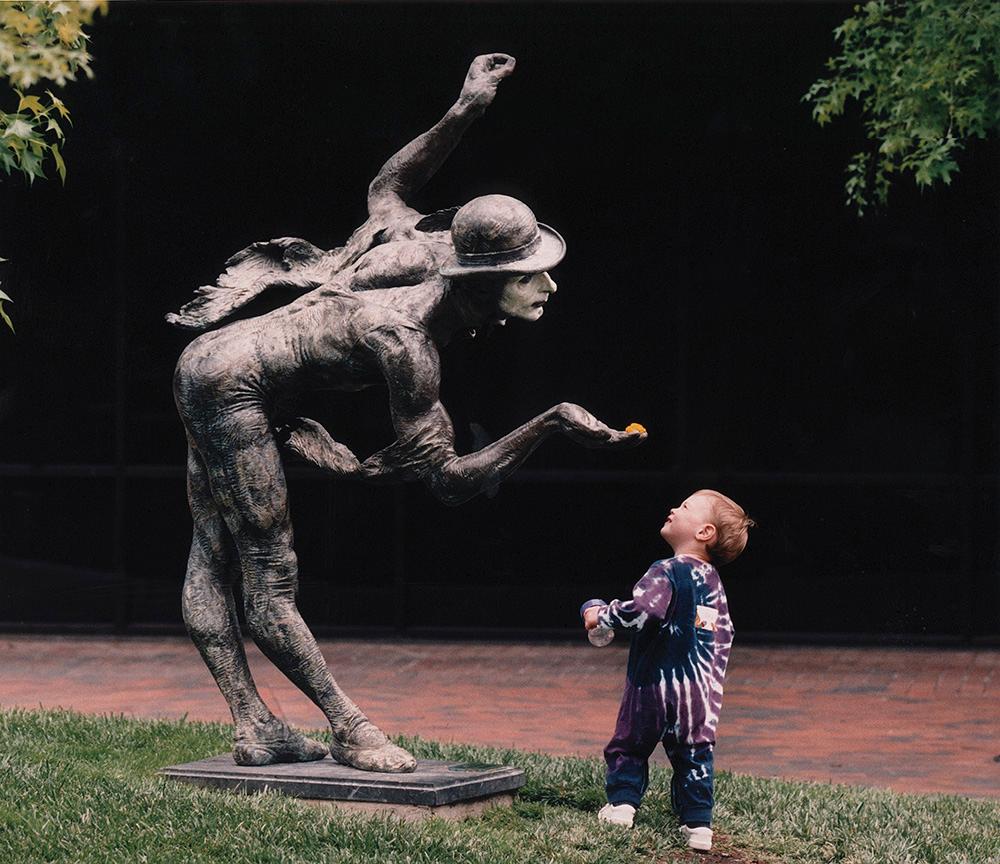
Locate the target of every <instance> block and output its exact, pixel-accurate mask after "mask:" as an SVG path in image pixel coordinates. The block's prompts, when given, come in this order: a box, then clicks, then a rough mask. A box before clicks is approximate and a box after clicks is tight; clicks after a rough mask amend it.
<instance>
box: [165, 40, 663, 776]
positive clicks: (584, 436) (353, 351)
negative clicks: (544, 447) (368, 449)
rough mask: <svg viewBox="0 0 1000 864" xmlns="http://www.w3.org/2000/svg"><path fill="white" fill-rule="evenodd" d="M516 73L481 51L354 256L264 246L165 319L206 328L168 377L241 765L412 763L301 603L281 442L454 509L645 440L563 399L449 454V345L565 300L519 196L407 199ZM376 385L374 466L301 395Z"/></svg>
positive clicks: (204, 597) (297, 244)
mask: <svg viewBox="0 0 1000 864" xmlns="http://www.w3.org/2000/svg"><path fill="white" fill-rule="evenodd" d="M513 70H514V58H513V57H510V56H508V55H506V54H489V55H484V56H480V57H477V58H476V59H475V60H473V62H472V64H471V66H470V67H469V72H468V75H467V76H466V78H465V82H464V84H463V87H462V91H461V94H460V95H459V97H458V100H457V101H456V102H455V104H454V105H453V106H452V107H451V108H450V109H449V110H448V111H447V113H446V114H445V115H444V116H443V117H442V118H441V119H440V120H439V121H438V122H437V123H436V124H435V125H434V126H433V127H432V128H431V129H429V130H428V131H427V132H425V133H423V134H422V135H420V136H419V137H417V138H416V139H415V140H413V141H411V142H410V143H409V144H407V145H406V146H405V147H404V148H403V149H402V150H400V151H399V152H398V153H396V154H395V155H394V156H393V157H392V158H391V159H389V161H388V162H386V163H385V165H384V166H383V167H382V169H381V170H380V171H379V173H378V176H376V177H375V179H374V180H373V181H372V183H371V185H370V187H369V189H368V211H369V218H368V220H367V221H366V222H365V223H364V225H362V226H361V227H360V228H358V229H357V230H356V231H355V232H354V234H352V235H351V237H350V239H349V240H348V241H347V243H346V244H345V245H344V246H343V247H341V248H339V249H334V250H332V251H323V250H321V249H318V248H316V247H315V246H313V245H312V244H310V243H307V242H306V241H304V240H299V239H296V238H282V239H278V240H271V241H268V242H264V243H255V244H254V245H252V246H250V247H249V248H247V249H244V250H243V251H242V252H239V253H237V254H236V255H235V256H233V257H232V258H231V259H230V260H229V261H228V262H227V269H226V271H225V273H223V274H222V275H221V276H220V277H219V279H218V280H217V283H216V284H215V285H213V286H206V287H204V288H201V289H199V291H198V294H197V296H196V297H195V299H194V300H192V301H191V302H190V303H188V304H187V305H185V306H184V307H183V308H182V309H181V310H180V311H179V312H176V313H172V314H170V315H168V316H167V319H168V321H170V323H172V324H174V325H176V326H178V327H183V328H186V329H189V330H194V331H205V332H202V333H201V334H200V335H198V336H197V337H196V338H195V339H194V340H193V341H192V342H191V343H190V344H189V345H188V346H187V347H186V348H185V349H184V351H183V352H182V354H181V356H180V359H179V361H178V363H177V368H176V372H175V376H174V395H175V399H176V403H177V408H178V411H179V413H180V416H181V419H182V420H183V423H184V428H185V431H186V434H187V441H188V500H189V503H190V507H191V513H192V516H193V520H194V537H193V540H192V544H191V553H190V557H189V560H188V568H187V576H186V579H185V583H184V591H183V600H182V606H183V613H184V621H185V623H186V625H187V628H188V632H189V633H190V634H191V637H192V639H193V640H194V642H195V644H196V645H197V647H198V649H199V651H200V652H201V655H202V658H203V659H204V661H205V663H206V664H207V665H208V667H209V669H210V670H211V672H212V674H213V676H214V677H215V680H216V683H217V684H218V686H219V689H220V690H221V691H222V694H223V696H224V697H225V698H226V701H227V703H228V704H229V708H230V711H231V712H232V716H233V722H234V724H235V747H234V753H233V756H234V759H235V761H236V762H237V763H239V764H241V765H265V764H269V763H272V762H294V761H309V760H314V759H320V758H323V757H324V756H325V755H326V754H327V752H329V753H330V755H331V756H332V757H333V758H334V759H336V760H337V761H338V762H341V763H343V764H346V765H351V766H354V767H356V768H360V769H364V770H369V771H392V772H406V771H412V770H414V768H415V767H416V761H415V760H414V758H413V757H412V755H411V754H409V753H408V752H406V751H405V750H403V749H402V748H400V747H397V746H396V745H395V744H393V743H392V742H391V741H389V739H388V738H387V737H386V736H385V735H384V734H383V733H382V731H381V730H380V729H379V728H378V727H377V726H375V725H374V724H373V723H372V722H371V721H370V720H369V719H368V718H367V716H366V715H365V714H364V713H363V712H362V711H361V709H360V708H358V706H357V705H355V704H354V702H352V701H351V699H350V698H348V696H347V695H346V694H345V693H344V692H343V691H342V690H341V689H340V687H339V686H338V685H337V683H336V681H335V680H334V678H333V676H332V675H331V673H330V670H329V669H328V667H327V665H326V661H325V660H324V658H323V655H322V653H321V652H320V649H319V647H318V646H317V644H316V641H315V639H314V637H313V635H312V633H311V632H310V630H309V628H308V627H307V625H306V624H305V622H304V621H303V619H302V617H301V615H300V614H299V611H298V608H297V607H296V604H295V596H296V590H297V581H298V570H297V563H296V557H295V552H294V549H293V545H292V522H291V517H290V513H289V503H288V491H287V486H286V482H285V474H284V468H283V466H282V457H281V449H282V448H285V449H287V450H289V451H291V452H293V453H295V454H297V455H298V456H300V457H301V458H303V459H305V460H307V461H309V462H311V463H312V464H314V465H316V466H319V467H320V468H321V469H323V470H324V471H326V472H328V473H329V474H331V475H334V476H341V477H354V478H356V479H360V480H367V481H386V480H393V481H403V480H421V481H423V482H424V483H425V484H427V486H428V487H429V489H430V490H431V492H432V493H433V494H434V495H435V496H437V497H438V498H439V499H441V500H442V501H445V502H446V503H449V504H458V503H461V502H462V501H465V500H467V499H469V498H471V497H473V496H474V495H476V494H478V493H480V492H484V491H487V490H490V489H492V488H495V486H496V485H497V484H498V483H500V482H501V481H502V480H503V479H504V478H505V477H507V476H509V475H510V474H511V473H512V472H513V471H514V470H515V469H516V468H517V467H518V466H519V465H520V464H521V463H522V462H523V461H524V460H525V459H526V458H527V456H528V455H529V454H530V453H531V452H532V451H533V450H534V449H535V447H537V446H538V445H539V444H540V443H541V442H542V441H543V440H544V439H545V438H546V437H548V436H549V435H551V434H554V433H562V434H565V435H567V436H568V437H569V438H571V439H572V440H574V441H577V442H578V443H580V444H582V445H584V446H588V447H609V448H615V447H628V446H633V445H635V444H638V443H640V442H641V441H642V440H643V439H644V438H645V433H644V432H635V431H633V432H625V431H619V430H615V429H611V428H609V427H608V426H606V425H605V424H604V423H602V422H601V421H599V420H598V419H597V418H596V417H594V416H593V415H592V414H590V413H589V412H587V411H586V410H584V409H583V408H581V407H580V406H578V405H573V404H570V403H562V404H559V405H556V406H554V407H553V408H550V409H549V410H547V411H545V412H544V413H542V414H540V415H539V416H537V417H535V418H534V419H532V420H530V421H528V422H527V423H525V424H524V425H522V426H520V427H518V428H517V429H515V430H514V431H512V432H511V433H509V434H508V435H506V436H504V437H503V438H501V439H499V440H498V441H495V442H493V443H491V444H488V445H487V446H485V447H483V448H482V449H480V450H477V451H476V452H473V453H469V454H467V455H461V456H460V455H458V454H457V453H456V451H455V446H454V442H455V436H454V430H453V427H452V423H451V420H450V418H449V417H448V414H447V412H446V411H445V409H444V406H443V405H442V404H441V401H440V394H439V384H440V359H439V353H438V349H439V347H440V346H442V345H444V344H446V343H447V342H448V341H449V340H450V339H451V338H453V337H454V336H455V335H456V334H459V333H465V332H468V331H469V330H470V329H474V328H485V327H489V326H491V325H493V324H496V323H500V322H503V321H505V320H506V319H507V318H520V319H524V320H527V321H535V320H537V319H538V318H540V317H541V315H542V314H543V311H544V306H545V304H546V302H548V300H549V299H550V297H551V296H552V295H553V294H554V293H555V291H556V283H555V282H554V281H553V280H552V278H551V277H550V276H549V275H548V271H549V270H550V269H551V268H553V267H555V265H556V264H558V263H559V261H560V260H561V259H562V257H563V255H564V254H565V243H564V242H563V239H562V237H561V236H560V235H559V234H558V232H556V231H555V230H554V229H552V228H549V227H548V226H546V225H543V224H541V223H538V222H537V221H536V219H535V216H534V214H533V213H532V212H531V210H530V209H529V208H528V207H527V206H526V205H525V204H524V203H522V202H520V201H518V200H516V199H514V198H510V197H508V196H504V195H486V196H483V197H480V198H476V199H473V200H472V201H470V202H469V203H467V204H466V205H465V206H463V207H461V208H458V209H456V210H451V211H441V212H439V213H436V214H431V215H430V216H424V215H422V214H420V213H418V212H417V211H415V210H414V209H412V208H411V207H410V206H409V205H408V204H407V203H406V202H407V200H408V199H409V198H410V196H411V195H412V194H413V193H414V192H416V191H417V190H418V189H420V188H421V187H422V186H423V185H424V184H425V183H426V182H427V181H428V180H429V179H430V178H431V177H432V176H433V175H434V173H435V172H436V171H437V170H438V168H440V166H441V165H442V164H443V162H444V160H445V159H446V158H447V156H448V155H449V154H450V153H451V151H452V150H453V149H454V147H455V146H456V144H457V143H458V141H459V139H460V138H461V136H462V134H463V132H464V131H465V129H466V128H468V126H469V125H470V124H471V123H472V122H473V120H474V119H475V118H477V117H478V116H479V115H481V114H482V113H483V111H485V110H486V108H487V107H488V106H489V105H490V103H491V102H492V101H493V98H494V96H495V94H496V90H497V87H498V85H499V84H500V82H501V81H502V80H503V79H504V78H506V77H507V76H508V75H510V74H511V72H512V71H513ZM276 289H280V290H284V291H291V292H292V293H293V294H299V295H300V296H298V297H297V298H296V299H293V300H292V301H291V302H289V303H287V304H285V305H281V306H279V307H278V308H276V309H274V310H272V311H270V312H267V313H266V314H262V315H257V316H255V317H243V318H240V317H239V315H240V312H241V310H242V311H245V310H246V308H247V304H248V303H250V302H251V301H252V300H254V298H256V297H258V296H260V295H262V294H263V293H265V292H269V291H274V290H276ZM372 386H385V387H387V388H388V392H389V405H390V412H391V415H392V422H393V426H394V429H395V432H396V440H395V441H394V442H393V443H392V444H391V445H390V446H388V447H386V448H385V449H383V450H380V451H379V452H377V453H375V454H373V455H371V456H369V457H368V458H366V459H364V460H362V459H359V458H358V456H356V455H355V454H354V453H353V452H351V450H350V449H349V448H347V447H346V446H345V445H343V444H341V443H340V442H338V441H336V440H335V439H334V438H333V436H331V435H330V433H329V432H328V431H327V430H326V429H325V428H324V427H323V426H321V425H320V424H319V423H317V422H316V421H313V420H310V419H308V418H301V417H299V418H296V417H295V416H294V409H295V401H296V397H298V396H300V395H301V394H303V393H305V392H308V391H312V390H323V389H327V390H329V389H332V390H349V391H354V390H361V389H364V388H367V387H372ZM234 579H239V580H241V583H242V593H243V599H244V612H245V620H246V625H247V629H248V630H249V632H250V635H251V636H252V637H253V639H254V641H255V642H256V643H257V645H258V646H260V648H261V650H262V651H263V653H264V654H265V655H266V656H267V657H268V658H269V659H270V660H271V661H272V662H273V663H274V664H275V665H276V666H277V667H278V668H279V669H281V671H282V672H283V673H284V674H285V675H286V676H287V677H288V678H289V679H290V680H291V681H292V682H293V683H294V684H296V685H297V686H298V687H299V688H300V689H301V690H302V691H303V692H304V693H305V694H306V695H307V696H308V697H309V698H310V699H311V700H312V701H313V702H314V703H315V704H316V705H317V706H318V707H319V708H320V709H321V710H322V711H323V713H324V714H325V716H326V718H327V720H328V721H329V723H330V727H331V740H330V744H329V747H328V746H327V745H325V744H323V743H321V742H319V741H315V740H313V739H310V738H307V737H306V736H304V735H302V734H301V733H299V732H298V731H296V730H293V729H291V728H290V727H288V726H287V725H286V724H285V723H284V722H283V721H281V720H280V719H279V718H277V717H276V716H275V715H274V714H273V713H272V712H271V710H270V709H269V708H268V707H267V705H266V704H265V703H264V701H263V699H262V698H261V696H260V694H259V693H258V691H257V688H256V686H255V684H254V681H253V678H252V677H251V674H250V670H249V668H248V666H247V660H246V655H245V652H244V648H243V641H242V635H241V632H240V626H239V622H238V619H237V615H236V607H235V601H234V597H233V591H232V587H233V580H234Z"/></svg>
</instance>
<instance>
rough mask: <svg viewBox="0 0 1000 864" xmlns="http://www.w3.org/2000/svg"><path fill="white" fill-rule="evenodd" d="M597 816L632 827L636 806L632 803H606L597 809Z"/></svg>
mask: <svg viewBox="0 0 1000 864" xmlns="http://www.w3.org/2000/svg"><path fill="white" fill-rule="evenodd" d="M597 818H598V819H600V821H601V822H608V823H609V824H611V825H621V826H623V827H625V828H631V827H632V820H633V819H635V807H633V806H632V805H631V804H605V805H604V806H603V807H602V808H601V809H600V810H598V811H597Z"/></svg>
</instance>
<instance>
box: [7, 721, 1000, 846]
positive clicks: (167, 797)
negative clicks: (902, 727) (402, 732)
mask: <svg viewBox="0 0 1000 864" xmlns="http://www.w3.org/2000/svg"><path fill="white" fill-rule="evenodd" d="M229 738H230V730H229V728H228V727H226V726H223V725H219V724H207V723H187V722H161V721H143V720H127V719H124V718H121V717H110V718H109V717H90V716H85V715H79V714H73V713H69V712H53V711H21V710H11V711H0V864H33V862H43V861H47V862H48V861H53V862H74V864H75V862H87V864H133V862H136V864H140V862H148V864H153V862H171V864H174V862H176V864H194V862H209V861H211V862H233V864H237V862H238V864H264V862H268V864H278V862H282V864H284V862H288V864H291V862H303V864H305V862H309V864H321V862H365V864H373V862H414V864H417V862H456V864H458V862H461V864H473V862H482V864H507V862H510V864H522V862H523V864H546V862H573V864H589V862H593V864H624V862H639V861H643V862H670V861H689V862H690V861H699V862H701V864H705V862H709V861H711V862H715V861H719V862H722V861H727V862H733V864H737V862H786V864H793V862H794V864H798V862H824V864H825V862H845V864H846V862H850V864H869V862H870V864H918V862H919V864H943V862H953V864H959V862H961V864H1000V801H996V802H984V801H970V800H967V799H963V798H958V797H950V796H949V797H941V796H935V797H929V796H928V797H924V796H914V795H897V794H893V793H890V792H884V791H876V790H871V789H859V788H853V787H844V786H828V785H823V784H810V783H798V782H781V781H776V780H760V779H756V778H753V777H746V776H740V775H733V774H727V773H724V772H721V773H720V774H718V775H717V778H716V799H717V804H716V820H715V826H714V827H715V829H716V850H714V851H713V853H712V855H710V856H699V855H697V854H696V853H693V852H689V851H687V850H686V849H685V848H684V847H683V846H682V845H681V843H680V842H679V841H678V839H677V837H676V835H677V828H676V822H675V820H674V818H673V817H672V815H671V813H670V804H669V792H668V785H669V772H668V771H666V770H663V769H660V768H658V767H656V766H654V768H653V771H652V781H651V784H650V791H649V794H648V795H647V798H646V801H645V802H644V804H643V808H642V810H641V811H640V813H639V816H638V817H637V822H636V829H635V830H634V831H631V832H629V831H625V830H622V829H620V828H612V827H606V826H599V825H598V824H597V822H596V819H595V815H594V814H595V812H596V810H597V808H598V807H599V806H600V805H601V804H602V803H603V798H602V782H603V766H602V763H601V762H600V761H599V760H598V759H567V758H555V757H550V756H545V755H541V754H536V753H524V752H520V751H515V750H494V749H488V748H483V747H466V746H461V745H447V746H444V745H438V744H434V743H432V742H427V741H420V740H416V739H407V740H403V741H401V743H403V744H404V745H405V746H408V747H411V748H412V749H413V750H414V751H415V752H416V753H417V755H419V756H421V757H425V758H447V759H456V760H461V761H478V762H492V763H503V764H508V765H517V766H519V767H521V768H524V769H525V771H526V772H527V777H528V782H527V785H526V786H525V787H524V788H523V789H522V790H521V793H520V796H519V800H518V802H517V803H516V804H515V806H514V807H513V808H506V809H503V808H498V809H496V810H493V811H490V812H488V813H487V814H486V815H485V816H483V817H481V818H478V819H470V820H467V821H464V822H444V821H443V820H440V819H430V820H427V821H425V822H423V823H416V824H414V823H401V822H398V821H396V820H394V819H389V818H385V817H376V818H372V817H367V818H366V817H361V816H357V815H351V816H346V815H341V814H338V813H336V812H331V813H328V812H327V811H325V810H323V811H321V810H317V809H315V808H312V807H309V806H307V805H304V804H301V803H299V802H296V801H294V800H293V799H288V798H284V797H282V796H279V795H275V794H267V795H254V796H244V795H235V794H228V793H219V792H208V791H204V790H199V789H196V788H193V787H189V786H185V785H182V784H179V783H176V782H169V781H166V780H164V779H162V778H159V777H157V776H156V772H157V770H158V769H160V768H162V767H164V766H167V765H174V764H177V763H179V762H189V761H192V760H194V759H201V758H203V757H205V756H210V755H213V754H216V753H219V752H224V751H226V750H228V748H229ZM723 853H724V854H723ZM727 856H728V857H727Z"/></svg>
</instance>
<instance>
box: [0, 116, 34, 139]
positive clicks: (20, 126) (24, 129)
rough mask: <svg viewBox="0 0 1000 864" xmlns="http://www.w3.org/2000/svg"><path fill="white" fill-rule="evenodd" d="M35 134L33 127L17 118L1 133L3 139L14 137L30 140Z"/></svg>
mask: <svg viewBox="0 0 1000 864" xmlns="http://www.w3.org/2000/svg"><path fill="white" fill-rule="evenodd" d="M34 134H35V127H34V126H32V125H31V124H30V123H26V122H25V121H24V120H21V119H20V118H17V119H15V120H13V121H12V122H11V123H10V124H9V125H8V126H7V128H6V130H5V131H4V133H3V137H4V138H6V137H7V136H9V135H10V136H14V137H15V138H31V137H32V135H34Z"/></svg>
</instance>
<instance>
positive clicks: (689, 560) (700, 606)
mask: <svg viewBox="0 0 1000 864" xmlns="http://www.w3.org/2000/svg"><path fill="white" fill-rule="evenodd" d="M598 620H599V621H600V623H601V624H603V625H605V626H610V627H615V628H621V629H626V630H630V631H631V632H632V634H633V636H632V645H631V648H630V651H629V659H628V673H627V680H626V684H625V693H624V694H623V696H622V704H621V709H620V710H619V712H618V722H617V724H616V726H615V734H614V737H613V738H612V739H611V741H610V742H609V744H608V746H607V748H606V749H605V754H604V755H605V759H606V760H607V763H608V800H609V801H612V803H622V802H628V803H631V804H633V806H638V803H639V800H640V799H641V797H642V795H643V793H644V792H645V789H646V782H647V762H648V759H649V757H650V755H651V754H652V752H653V749H654V748H655V747H656V745H657V743H658V742H661V741H662V742H663V745H664V748H665V749H666V751H667V755H668V756H669V757H670V761H671V763H673V765H674V773H675V779H679V780H680V781H681V783H682V785H683V786H685V787H688V786H690V789H689V790H688V791H690V792H691V793H692V794H691V795H687V794H683V790H677V789H676V784H675V793H676V792H677V791H681V792H682V794H680V795H679V796H677V797H679V798H680V800H679V801H678V802H677V803H678V805H679V806H678V809H679V812H680V813H681V815H682V818H685V813H687V817H688V818H693V819H698V820H702V819H706V817H705V815H704V814H705V813H706V812H707V813H708V814H709V815H708V816H707V819H706V821H707V820H709V819H710V818H711V815H710V814H711V800H712V798H711V796H712V745H713V744H714V743H715V729H716V725H717V724H718V721H719V712H720V710H721V708H722V684H723V679H724V677H725V673H726V665H727V663H728V661H729V651H730V647H731V645H732V641H733V625H732V621H731V620H730V618H729V607H728V604H727V603H726V594H725V591H724V589H723V586H722V580H721V579H720V577H719V572H718V571H717V570H716V569H715V567H713V566H712V565H711V564H709V563H707V562H705V561H701V560H700V559H698V558H694V557H692V556H688V555H680V556H677V557H676V558H670V559H667V560H664V561H657V562H656V563H655V564H653V566H652V567H650V568H649V570H648V571H647V572H646V574H645V575H644V576H643V577H642V579H640V580H639V582H638V583H637V584H636V586H635V588H634V589H633V593H632V599H631V600H624V601H619V600H614V601H612V602H611V603H610V604H609V605H608V606H607V607H606V608H605V609H603V610H602V611H601V613H600V615H599V619H598ZM682 757H683V758H682ZM688 757H690V758H688ZM688 775H690V776H688ZM695 775H698V776H695ZM688 780H691V781H692V782H691V783H690V784H689V783H688V782H687V781H688ZM700 787H706V788H700ZM692 796H693V797H692ZM688 798H692V800H690V801H687V800H686V799H688ZM706 802H707V803H706ZM706 808H707V809H706ZM692 814H693V815H692Z"/></svg>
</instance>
